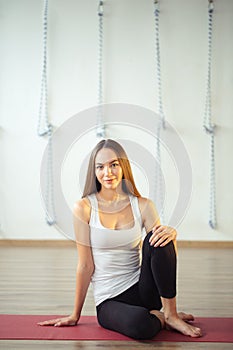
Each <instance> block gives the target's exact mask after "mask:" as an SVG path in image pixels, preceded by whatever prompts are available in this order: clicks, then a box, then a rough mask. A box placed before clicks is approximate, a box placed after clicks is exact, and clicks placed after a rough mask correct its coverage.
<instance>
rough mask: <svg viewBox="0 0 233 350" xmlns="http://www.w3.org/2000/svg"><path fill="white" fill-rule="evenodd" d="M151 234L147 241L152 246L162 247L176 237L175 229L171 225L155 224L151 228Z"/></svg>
mask: <svg viewBox="0 0 233 350" xmlns="http://www.w3.org/2000/svg"><path fill="white" fill-rule="evenodd" d="M152 232H153V234H152V235H151V237H150V239H149V242H150V244H151V246H154V247H159V246H161V247H164V246H165V245H166V244H168V243H169V242H170V241H172V240H173V239H175V238H176V230H175V229H174V228H173V227H169V226H161V225H160V226H156V227H155V228H154V229H153V230H152Z"/></svg>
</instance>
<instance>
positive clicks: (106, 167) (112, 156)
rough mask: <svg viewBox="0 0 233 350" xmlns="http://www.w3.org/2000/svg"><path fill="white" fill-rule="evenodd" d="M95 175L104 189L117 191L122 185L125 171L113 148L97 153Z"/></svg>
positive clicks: (103, 149)
mask: <svg viewBox="0 0 233 350" xmlns="http://www.w3.org/2000/svg"><path fill="white" fill-rule="evenodd" d="M95 174H96V177H97V179H98V181H99V183H100V184H101V188H102V189H103V188H105V189H116V188H117V187H118V186H119V185H120V184H121V180H122V176H123V171H122V168H121V166H120V163H119V161H118V158H117V155H116V153H115V152H114V151H113V150H112V149H111V148H102V149H101V150H100V151H99V152H98V153H97V155H96V159H95Z"/></svg>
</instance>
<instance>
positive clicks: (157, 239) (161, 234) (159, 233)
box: [139, 197, 177, 250]
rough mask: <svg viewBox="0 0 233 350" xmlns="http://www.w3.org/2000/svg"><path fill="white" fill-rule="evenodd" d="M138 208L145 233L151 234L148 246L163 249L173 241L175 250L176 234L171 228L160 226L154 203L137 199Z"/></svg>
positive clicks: (144, 199) (145, 199) (146, 199)
mask: <svg viewBox="0 0 233 350" xmlns="http://www.w3.org/2000/svg"><path fill="white" fill-rule="evenodd" d="M139 207H140V211H141V216H142V221H143V225H144V227H145V229H146V232H147V233H149V232H151V231H152V232H153V233H152V235H151V237H150V244H151V245H152V246H154V247H155V248H156V247H164V246H165V245H167V244H168V243H169V242H171V241H173V243H174V246H175V249H176V250H177V246H176V236H177V232H176V230H175V229H174V228H173V227H170V226H164V225H161V224H160V218H159V215H158V212H157V210H156V207H155V205H154V203H153V202H152V201H151V200H150V199H148V198H142V197H141V198H139Z"/></svg>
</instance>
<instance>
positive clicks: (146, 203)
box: [138, 197, 155, 208]
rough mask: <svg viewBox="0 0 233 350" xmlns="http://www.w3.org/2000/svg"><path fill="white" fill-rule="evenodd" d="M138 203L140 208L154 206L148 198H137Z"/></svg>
mask: <svg viewBox="0 0 233 350" xmlns="http://www.w3.org/2000/svg"><path fill="white" fill-rule="evenodd" d="M138 203H139V206H140V207H144V208H145V207H151V206H155V205H154V202H153V201H152V200H151V199H150V198H146V197H138Z"/></svg>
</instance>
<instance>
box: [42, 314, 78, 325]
mask: <svg viewBox="0 0 233 350" xmlns="http://www.w3.org/2000/svg"><path fill="white" fill-rule="evenodd" d="M78 320H79V317H78V318H77V317H74V316H72V315H71V316H67V317H62V318H55V319H53V320H48V321H43V322H38V323H37V324H38V325H39V326H55V327H62V326H76V324H77V323H78Z"/></svg>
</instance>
